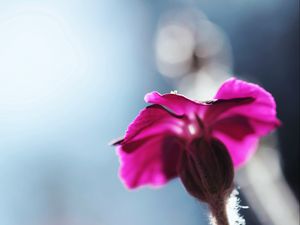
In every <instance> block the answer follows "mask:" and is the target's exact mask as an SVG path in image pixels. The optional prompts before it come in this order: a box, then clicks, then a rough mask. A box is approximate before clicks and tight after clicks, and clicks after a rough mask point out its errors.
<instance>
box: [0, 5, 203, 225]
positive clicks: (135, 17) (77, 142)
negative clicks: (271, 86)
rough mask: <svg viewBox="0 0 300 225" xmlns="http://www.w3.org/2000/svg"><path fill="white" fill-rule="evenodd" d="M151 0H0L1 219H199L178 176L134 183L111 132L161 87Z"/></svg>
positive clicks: (50, 224)
mask: <svg viewBox="0 0 300 225" xmlns="http://www.w3.org/2000/svg"><path fill="white" fill-rule="evenodd" d="M149 4H150V3H146V1H144V2H143V1H129V2H127V1H6V2H4V1H1V2H0V94H1V95H0V124H1V126H0V224H1V225H77V224H78V225H119V224H123V225H127V224H128V225H153V224H157V225H159V224H161V225H168V224H169V225H176V224H177V225H193V224H195V225H196V224H197V225H198V224H200V223H201V220H202V218H205V212H204V211H203V209H204V208H203V207H202V206H200V205H199V204H198V203H197V202H196V200H194V199H192V198H191V197H189V196H188V195H187V194H186V193H185V191H184V189H183V188H182V186H181V184H180V183H179V182H178V181H174V182H171V183H170V184H169V185H168V186H166V187H165V188H163V189H160V190H156V191H153V190H149V189H147V188H146V189H141V190H138V191H135V192H129V191H128V190H126V189H125V188H124V187H123V185H122V184H121V182H120V181H119V179H118V175H117V173H118V158H117V157H116V155H115V152H114V148H112V147H110V146H108V143H109V142H110V141H111V139H113V138H115V137H118V136H120V135H122V134H123V133H124V130H125V128H126V126H127V125H128V123H129V122H130V121H131V120H132V119H133V118H134V116H135V115H136V113H137V112H138V110H140V109H141V108H142V107H143V106H144V105H145V104H144V103H143V96H144V94H145V93H146V92H148V91H152V90H154V89H159V90H160V91H169V90H170V87H165V88H163V87H164V86H165V84H163V81H162V80H161V79H162V78H160V77H159V76H158V75H157V72H156V71H155V69H154V67H153V65H152V58H151V55H152V51H153V50H152V38H153V35H154V34H153V24H154V22H155V20H156V17H155V16H156V15H155V12H154V8H153V7H152V6H150V5H149Z"/></svg>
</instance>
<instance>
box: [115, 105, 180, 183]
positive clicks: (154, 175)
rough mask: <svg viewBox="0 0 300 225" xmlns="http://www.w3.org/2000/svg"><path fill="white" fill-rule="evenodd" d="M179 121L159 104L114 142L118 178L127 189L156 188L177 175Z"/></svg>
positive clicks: (138, 118)
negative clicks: (119, 177)
mask: <svg viewBox="0 0 300 225" xmlns="http://www.w3.org/2000/svg"><path fill="white" fill-rule="evenodd" d="M182 120H184V117H181V116H177V115H175V114H173V113H171V112H169V111H167V110H166V109H164V108H163V107H162V106H160V105H151V106H149V107H147V108H145V109H144V110H142V111H141V113H140V114H139V115H138V117H137V118H136V119H135V120H134V121H133V122H132V123H131V125H130V126H129V128H128V130H127V132H126V135H125V138H124V139H123V140H122V141H118V142H117V144H118V145H120V146H119V147H118V155H119V157H120V163H121V168H120V176H121V179H122V180H123V181H124V183H125V184H126V186H127V187H128V188H136V187H139V186H142V185H147V184H150V185H152V186H160V185H162V184H164V183H166V182H167V181H168V180H170V179H172V178H174V177H175V176H176V175H177V171H176V165H177V161H178V157H179V154H180V151H181V148H182V145H181V141H180V138H179V136H180V129H181V127H180V124H181V123H182Z"/></svg>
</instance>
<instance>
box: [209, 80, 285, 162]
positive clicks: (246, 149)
mask: <svg viewBox="0 0 300 225" xmlns="http://www.w3.org/2000/svg"><path fill="white" fill-rule="evenodd" d="M249 97H251V98H253V101H250V102H248V103H247V104H241V105H238V104H237V105H235V106H234V105H232V107H231V108H226V110H225V111H220V112H219V114H218V116H216V117H215V121H214V123H213V124H211V129H212V133H213V136H214V137H217V138H218V139H220V140H221V141H223V143H224V144H225V145H226V147H227V148H228V151H229V152H230V154H231V157H232V159H233V161H234V165H235V166H239V165H242V164H243V163H245V161H246V160H247V159H248V158H249V157H250V155H252V153H253V152H254V151H255V147H256V144H257V142H258V139H259V137H261V136H263V135H266V134H267V133H269V132H270V131H272V130H273V129H274V128H276V127H277V126H278V125H279V124H280V122H279V120H278V119H277V117H276V104H275V101H274V99H273V97H272V95H271V94H270V93H269V92H267V91H266V90H264V89H263V88H261V87H259V86H258V85H255V84H251V83H247V82H244V81H240V80H237V79H230V80H228V81H226V82H225V83H224V84H223V85H222V86H221V88H220V89H219V91H218V93H217V95H216V98H217V99H237V98H249ZM220 108H222V107H220ZM207 112H209V110H207ZM207 112H206V113H207Z"/></svg>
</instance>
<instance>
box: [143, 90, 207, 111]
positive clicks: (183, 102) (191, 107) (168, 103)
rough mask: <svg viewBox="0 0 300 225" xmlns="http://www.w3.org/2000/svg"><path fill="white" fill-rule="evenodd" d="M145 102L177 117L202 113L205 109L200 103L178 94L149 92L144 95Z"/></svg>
mask: <svg viewBox="0 0 300 225" xmlns="http://www.w3.org/2000/svg"><path fill="white" fill-rule="evenodd" d="M144 99H145V101H146V102H148V103H152V104H159V105H162V106H164V107H166V108H168V109H170V110H171V111H173V112H174V113H175V114H177V115H184V114H186V115H188V114H190V113H195V112H199V111H202V110H203V109H204V108H205V105H203V104H202V103H200V102H196V101H192V100H190V99H188V98H186V97H184V96H182V95H179V94H164V95H161V94H160V93H158V92H150V93H148V94H146V96H145V98H144Z"/></svg>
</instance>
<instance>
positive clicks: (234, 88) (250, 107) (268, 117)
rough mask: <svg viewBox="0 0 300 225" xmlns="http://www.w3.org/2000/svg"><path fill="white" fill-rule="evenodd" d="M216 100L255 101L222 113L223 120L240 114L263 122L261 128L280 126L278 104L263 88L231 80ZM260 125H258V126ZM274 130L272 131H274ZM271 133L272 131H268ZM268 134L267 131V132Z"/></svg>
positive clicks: (224, 84) (222, 87)
mask: <svg viewBox="0 0 300 225" xmlns="http://www.w3.org/2000/svg"><path fill="white" fill-rule="evenodd" d="M215 98H216V99H235V98H253V99H254V101H252V102H250V103H249V104H242V105H241V106H239V107H232V108H231V109H229V110H227V111H226V112H225V113H222V114H221V116H222V118H224V117H226V116H228V115H232V114H240V115H244V116H247V117H248V118H249V119H253V120H256V121H257V122H261V124H260V125H261V126H263V124H266V126H268V127H269V124H273V128H275V127H276V126H278V125H279V124H280V122H279V120H278V119H277V117H276V103H275V101H274V98H273V96H272V95H271V94H270V93H269V92H267V91H266V90H265V89H263V88H262V87H260V86H258V85H256V84H252V83H247V82H245V81H241V80H237V79H235V78H231V79H229V80H227V81H226V82H224V83H223V85H222V86H221V87H220V89H219V90H218V92H217V94H216V96H215ZM257 125H258V124H257ZM273 128H272V129H273ZM268 131H270V130H268ZM265 133H267V131H266V132H265Z"/></svg>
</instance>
